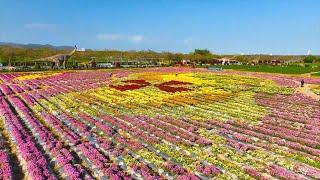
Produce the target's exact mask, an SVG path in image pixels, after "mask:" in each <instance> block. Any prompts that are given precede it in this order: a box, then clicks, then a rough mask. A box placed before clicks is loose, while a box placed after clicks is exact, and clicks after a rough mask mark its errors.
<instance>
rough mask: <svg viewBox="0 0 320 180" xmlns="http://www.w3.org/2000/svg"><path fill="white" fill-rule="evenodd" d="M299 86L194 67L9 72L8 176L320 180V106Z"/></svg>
mask: <svg viewBox="0 0 320 180" xmlns="http://www.w3.org/2000/svg"><path fill="white" fill-rule="evenodd" d="M299 80H300V79H299V77H294V76H285V75H275V74H273V75H270V74H263V73H248V72H236V71H227V72H210V71H207V70H205V69H189V68H159V69H133V70H108V71H103V70H101V71H66V72H59V73H50V72H46V73H3V74H0V102H1V103H0V115H1V116H0V117H1V119H0V179H23V178H25V179H52V180H53V179H181V180H187V179H191V180H193V179H320V103H319V101H316V100H314V99H313V98H311V97H309V96H307V95H305V94H301V93H299V92H297V91H296V90H295V89H296V88H297V87H298V86H299V83H297V82H299ZM305 82H306V83H308V84H313V86H315V87H317V86H319V85H320V79H319V78H305ZM313 91H317V90H313Z"/></svg>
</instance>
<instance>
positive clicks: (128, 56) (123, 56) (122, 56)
mask: <svg viewBox="0 0 320 180" xmlns="http://www.w3.org/2000/svg"><path fill="white" fill-rule="evenodd" d="M69 51H70V50H56V49H52V48H48V47H41V48H20V47H11V46H0V62H1V63H2V64H4V65H7V64H9V63H23V62H27V63H28V62H32V60H34V59H38V58H44V57H49V56H52V55H56V54H60V53H67V52H69ZM223 57H227V58H232V59H234V60H237V61H240V62H250V61H254V60H260V61H270V60H274V59H277V60H280V61H290V60H292V59H298V60H299V59H300V60H301V61H303V60H304V61H305V62H320V57H318V56H270V55H217V54H214V53H212V52H210V51H209V50H207V49H195V50H194V51H193V52H191V53H173V52H155V51H152V50H144V51H118V50H99V51H97V50H87V51H83V52H82V51H78V52H76V53H75V54H74V55H73V56H72V57H71V59H70V60H69V63H70V62H73V63H81V62H86V61H90V60H93V59H94V60H95V61H96V62H114V61H133V60H134V61H156V62H160V61H161V62H163V63H167V64H174V63H176V62H179V61H181V60H183V59H185V60H191V61H193V62H196V63H208V62H210V61H211V60H213V59H220V58H223Z"/></svg>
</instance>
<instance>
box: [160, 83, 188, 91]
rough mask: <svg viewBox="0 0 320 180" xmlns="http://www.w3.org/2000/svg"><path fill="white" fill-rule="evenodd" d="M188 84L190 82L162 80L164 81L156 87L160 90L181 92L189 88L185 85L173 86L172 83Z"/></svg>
mask: <svg viewBox="0 0 320 180" xmlns="http://www.w3.org/2000/svg"><path fill="white" fill-rule="evenodd" d="M188 84H191V83H188V82H181V81H168V82H164V83H161V84H159V85H157V87H158V88H159V89H160V90H161V91H166V92H172V93H175V92H181V91H190V90H191V89H189V88H186V87H175V86H172V85H188Z"/></svg>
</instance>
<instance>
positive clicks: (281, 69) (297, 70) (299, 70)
mask: <svg viewBox="0 0 320 180" xmlns="http://www.w3.org/2000/svg"><path fill="white" fill-rule="evenodd" d="M215 67H222V68H223V69H235V70H240V71H251V72H268V73H281V74H305V73H310V72H314V71H320V67H312V66H308V67H302V66H294V65H291V66H269V65H256V66H251V65H229V66H215ZM319 75H320V74H319Z"/></svg>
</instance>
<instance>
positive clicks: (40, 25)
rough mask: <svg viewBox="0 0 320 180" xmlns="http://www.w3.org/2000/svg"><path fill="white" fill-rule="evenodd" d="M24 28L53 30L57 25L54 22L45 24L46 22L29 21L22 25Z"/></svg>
mask: <svg viewBox="0 0 320 180" xmlns="http://www.w3.org/2000/svg"><path fill="white" fill-rule="evenodd" d="M24 27H25V28H26V29H30V30H35V29H38V30H55V29H56V28H57V27H58V26H57V25H56V24H46V23H29V24H26V25H24Z"/></svg>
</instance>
